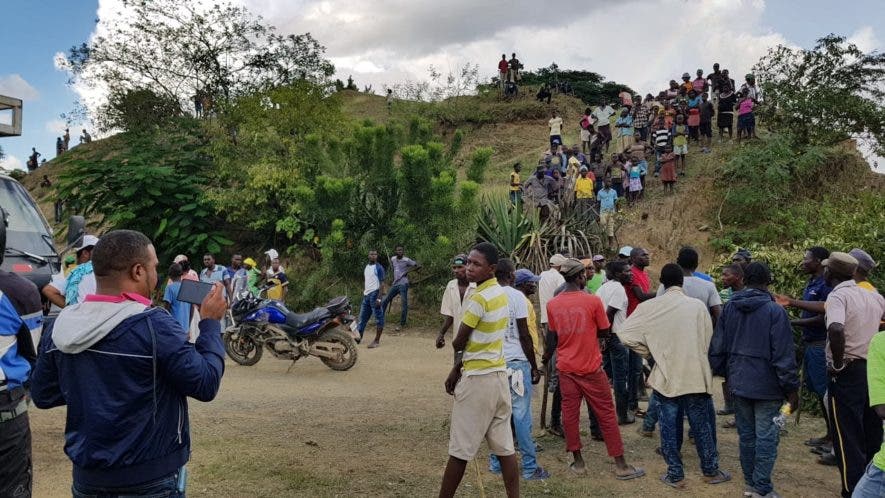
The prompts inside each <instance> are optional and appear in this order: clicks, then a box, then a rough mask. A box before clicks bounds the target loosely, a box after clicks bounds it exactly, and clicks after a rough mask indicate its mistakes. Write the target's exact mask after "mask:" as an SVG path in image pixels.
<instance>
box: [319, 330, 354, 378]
mask: <svg viewBox="0 0 885 498" xmlns="http://www.w3.org/2000/svg"><path fill="white" fill-rule="evenodd" d="M317 340H318V341H323V342H334V343H337V344H340V345H342V346H344V349H345V351H344V352H343V353H342V354H341V356H340V357H339V358H325V357H323V356H320V360H321V361H322V362H323V363H324V364H325V365H326V366H327V367H329V368H331V369H332V370H339V371H343V370H350V368H351V367H353V366H354V365H355V364H356V357H357V350H356V342H354V340H353V337H351V335H350V334H349V333H348V332H345V331H343V330H341V329H339V328H334V329H329V330H327V331H325V332H323V333H322V335H320V336H319V337H318V338H317Z"/></svg>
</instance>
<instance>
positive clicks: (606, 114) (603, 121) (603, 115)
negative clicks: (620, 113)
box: [593, 105, 615, 126]
mask: <svg viewBox="0 0 885 498" xmlns="http://www.w3.org/2000/svg"><path fill="white" fill-rule="evenodd" d="M614 114H615V110H614V109H612V107H611V106H610V105H607V106H605V107H597V108H596V109H594V110H593V117H594V118H596V126H608V125H610V124H611V117H612V116H613V115H614Z"/></svg>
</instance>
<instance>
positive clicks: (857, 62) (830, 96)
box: [753, 34, 885, 154]
mask: <svg viewBox="0 0 885 498" xmlns="http://www.w3.org/2000/svg"><path fill="white" fill-rule="evenodd" d="M753 69H754V71H755V72H756V77H757V78H758V83H759V84H760V85H761V86H762V89H763V92H764V93H763V95H764V96H765V105H763V106H761V107H760V108H759V109H758V111H757V112H758V113H759V114H760V116H761V117H762V118H763V120H764V122H765V123H766V125H767V126H769V127H770V128H771V129H772V130H777V131H783V132H787V133H790V134H791V135H793V136H794V137H795V139H796V141H797V142H798V143H799V144H817V145H833V144H836V143H838V142H841V141H843V140H845V139H848V138H861V139H872V140H873V142H874V145H875V147H876V148H877V151H878V153H879V154H885V105H883V104H882V102H883V100H885V53H880V52H872V53H869V54H865V53H863V52H862V51H861V50H860V49H858V48H857V46H855V45H854V44H850V43H848V41H847V40H846V38H845V37H842V36H836V35H832V34H831V35H828V36H825V37H824V38H821V39H820V40H818V41H817V45H815V47H814V48H813V49H811V50H805V49H792V48H788V47H785V46H783V45H778V46H777V47H775V48H773V49H771V50H769V52H768V55H766V56H765V57H763V58H762V59H761V60H760V61H759V62H758V63H757V64H756V66H755V67H754V68H753Z"/></svg>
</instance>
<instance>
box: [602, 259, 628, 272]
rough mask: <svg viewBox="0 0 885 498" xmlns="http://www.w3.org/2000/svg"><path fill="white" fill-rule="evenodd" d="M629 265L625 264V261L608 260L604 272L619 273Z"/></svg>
mask: <svg viewBox="0 0 885 498" xmlns="http://www.w3.org/2000/svg"><path fill="white" fill-rule="evenodd" d="M629 266H630V265H628V264H627V262H626V261H621V260H614V261H609V262H608V263H606V264H605V274H606V276H608V275H614V274H615V273H621V272H624V271H626V270H627V268H628V267H629Z"/></svg>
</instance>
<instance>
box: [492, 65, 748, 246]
mask: <svg viewBox="0 0 885 498" xmlns="http://www.w3.org/2000/svg"><path fill="white" fill-rule="evenodd" d="M504 62H506V61H504V60H502V63H504ZM502 67H503V64H502ZM696 75H697V76H696V77H695V78H694V79H692V78H691V76H690V75H689V74H688V73H684V74H683V75H682V83H681V84H679V83H677V82H676V80H671V81H670V83H669V87H668V88H667V89H665V90H662V91H660V92H659V93H658V94H657V96H654V95H652V94H650V93H649V94H647V95H646V96H645V98H644V99H643V98H642V96H641V95H633V94H632V93H630V91H628V90H627V89H624V90H623V91H622V92H621V93H620V95H619V102H617V103H616V104H615V106H616V107H615V106H613V105H612V103H611V102H607V101H603V102H600V103H599V105H597V106H595V107H588V108H587V109H586V110H585V111H584V115H583V116H582V117H581V119H580V121H579V123H578V127H579V136H580V144H573V145H572V146H570V147H569V146H567V145H566V144H565V142H564V141H563V126H564V122H563V119H562V117H561V116H560V115H559V113H558V112H557V111H555V110H554V111H552V113H551V118H550V120H549V121H548V123H547V125H548V131H549V133H548V137H549V148H548V149H547V151H546V152H545V153H544V155H543V157H542V158H541V159H540V160H539V161H538V164H537V167H536V168H535V171H534V174H533V175H532V176H531V177H529V178H528V179H527V180H525V181H524V182H521V181H520V172H521V170H522V165H521V164H516V165H514V167H513V172H511V174H510V187H509V188H510V199H511V202H512V203H513V204H514V205H522V203H524V206H525V207H529V208H536V209H539V210H540V212H541V217H542V219H547V218H548V217H549V216H555V215H556V214H557V212H558V210H559V209H561V208H563V207H565V206H571V205H572V203H574V204H575V205H576V206H577V208H578V209H577V213H578V215H579V216H580V217H582V218H584V219H588V218H590V217H594V218H597V219H598V220H599V222H600V224H601V226H602V229H603V231H604V232H605V233H606V235H607V236H608V238H609V248H613V244H614V231H615V226H614V225H615V223H614V222H615V217H614V213H615V212H617V210H618V209H619V207H618V205H619V203H618V202H617V201H618V199H625V200H626V202H627V203H629V204H633V203H636V202H638V201H639V200H641V199H642V198H643V195H644V191H645V189H646V187H647V185H646V176H647V175H648V172H649V163H650V161H652V160H653V161H654V167H653V171H652V173H653V175H654V177H656V178H660V181H661V183H662V185H663V187H664V189H665V190H666V191H667V192H668V193H672V192H673V191H674V188H675V186H676V183H677V181H678V178H679V177H680V176H684V175H685V170H686V159H687V157H688V150H689V144H691V143H694V144H696V145H697V146H699V147H700V150H701V152H702V153H709V152H710V151H711V149H712V146H713V122H714V119H715V121H716V125H717V127H718V129H719V136H720V139H722V138H723V137H724V136H725V134H726V133H727V134H728V137H729V138H731V137H732V130H733V129H734V121H735V119H734V112H735V111H737V112H738V117H737V138H738V141H739V142H740V141H741V140H742V139H744V138H746V139H749V138H755V137H756V119H755V115H754V112H753V109H754V106H756V105H757V104H759V103H760V102H761V99H762V93H761V91H760V89H759V87H758V86H757V85H756V79H755V77H754V76H753V75H752V74H747V75H746V77H745V82H744V84H743V85H742V86H741V87H740V88H739V89H735V82H734V80H733V79H731V78H730V77H729V73H728V70H727V69H724V70H721V71H720V69H719V64H718V63H717V64H714V65H713V71H712V72H711V73H710V74H708V75H706V76H704V71H703V70H702V69H698V70H697V72H696ZM541 91H542V92H546V93H545V94H544V98H545V99H546V100H547V102H548V103H549V101H550V92H549V90H547V89H546V88H542V90H541ZM539 98H541V97H540V94H539ZM612 142H614V145H613V146H612ZM612 147H613V148H614V150H613V151H612V153H611V154H609V151H610V149H611V148H612Z"/></svg>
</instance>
